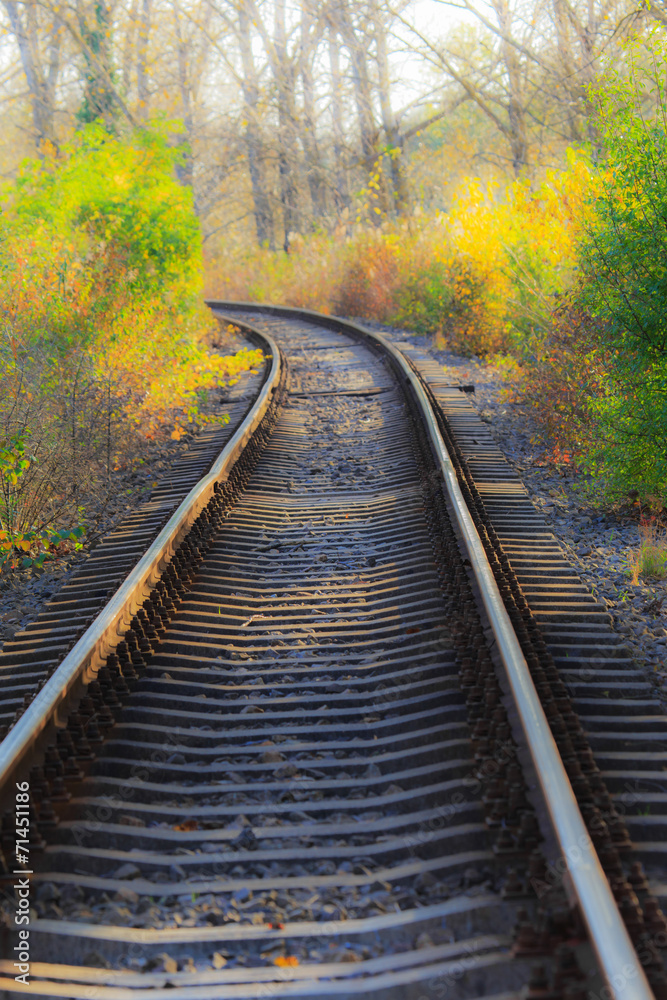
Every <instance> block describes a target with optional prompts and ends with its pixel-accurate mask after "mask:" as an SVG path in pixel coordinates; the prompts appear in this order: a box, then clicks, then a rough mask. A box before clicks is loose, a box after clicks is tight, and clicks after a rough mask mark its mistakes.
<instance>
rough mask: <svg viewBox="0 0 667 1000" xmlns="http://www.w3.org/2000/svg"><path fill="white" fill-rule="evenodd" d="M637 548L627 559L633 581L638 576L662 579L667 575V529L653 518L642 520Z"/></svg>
mask: <svg viewBox="0 0 667 1000" xmlns="http://www.w3.org/2000/svg"><path fill="white" fill-rule="evenodd" d="M639 531H640V535H641V541H640V543H639V549H638V550H637V551H636V552H635V553H633V555H632V556H631V557H630V559H629V560H628V573H629V575H630V578H631V580H632V582H633V583H638V582H639V578H640V577H643V578H644V579H649V580H664V579H665V577H667V531H666V530H665V529H664V528H663V527H662V526H661V525H659V524H658V523H657V522H656V520H655V518H648V519H646V520H643V521H642V522H641V524H640V526H639Z"/></svg>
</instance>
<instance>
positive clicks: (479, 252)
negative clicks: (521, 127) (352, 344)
mask: <svg viewBox="0 0 667 1000" xmlns="http://www.w3.org/2000/svg"><path fill="white" fill-rule="evenodd" d="M598 183H599V181H598V179H597V177H596V175H595V173H594V172H593V170H592V169H591V168H590V166H589V165H588V164H587V162H586V161H585V160H584V159H583V158H577V157H575V156H574V155H572V156H571V157H570V158H569V161H568V165H567V167H566V169H564V170H561V171H551V172H549V173H548V174H547V175H546V177H545V178H544V180H543V182H542V183H541V184H540V185H539V186H537V187H536V188H531V186H530V185H529V184H528V183H527V182H523V181H516V182H514V183H513V184H510V185H509V186H506V187H504V188H503V187H501V186H500V185H498V184H493V183H487V184H485V185H483V184H482V183H481V182H479V181H476V180H470V181H467V182H466V183H464V184H462V185H461V186H460V187H459V188H458V190H457V191H456V192H455V194H454V196H453V199H452V204H451V207H450V210H449V212H447V213H439V214H437V215H435V216H430V217H426V216H424V215H421V214H419V213H416V214H413V215H412V216H410V217H409V218H407V219H403V220H398V221H391V220H386V221H385V222H383V224H382V225H380V226H377V227H375V226H369V225H359V224H357V225H354V226H352V225H351V226H350V227H349V228H348V230H347V231H346V230H345V229H343V228H341V229H340V230H339V231H338V232H336V233H334V234H333V235H332V236H328V237H327V236H322V235H318V236H314V237H311V238H308V239H300V240H299V241H298V243H295V245H294V247H293V250H292V253H291V254H290V255H286V254H284V253H282V252H278V253H276V252H272V251H268V250H265V249H264V250H255V251H245V252H244V253H243V254H233V253H229V254H228V255H227V256H226V257H225V258H224V259H223V260H220V259H218V260H210V261H209V263H208V268H207V273H208V278H207V284H208V289H209V291H210V293H211V294H213V295H216V296H219V297H221V298H237V299H247V300H249V301H264V302H274V303H284V304H287V305H294V306H304V307H308V308H313V309H318V310H320V311H321V312H325V313H329V312H334V313H339V314H341V315H347V316H357V317H360V318H362V319H372V320H376V321H378V322H384V323H393V324H398V325H403V326H406V327H408V328H412V329H415V330H417V331H418V332H421V333H429V334H433V335H437V336H440V337H442V338H443V340H444V341H445V342H446V343H448V344H449V345H450V346H452V347H453V348H455V349H456V350H459V351H462V352H464V353H468V354H479V355H488V354H494V353H497V352H507V351H510V352H512V353H515V354H517V355H518V356H522V355H526V354H530V355H534V354H535V353H536V352H539V351H540V350H541V344H542V342H543V340H544V337H545V334H546V329H547V327H548V323H549V317H550V314H551V310H552V308H553V306H554V304H555V300H556V299H557V297H558V296H559V295H561V294H562V293H563V292H565V291H566V290H567V289H568V287H569V286H570V283H571V280H572V274H573V270H574V267H575V265H576V248H577V244H578V240H579V238H580V234H581V230H582V226H583V224H584V220H585V218H586V213H587V212H588V211H589V209H588V207H587V206H588V202H589V198H590V195H591V192H592V191H593V189H594V187H595V185H596V184H598Z"/></svg>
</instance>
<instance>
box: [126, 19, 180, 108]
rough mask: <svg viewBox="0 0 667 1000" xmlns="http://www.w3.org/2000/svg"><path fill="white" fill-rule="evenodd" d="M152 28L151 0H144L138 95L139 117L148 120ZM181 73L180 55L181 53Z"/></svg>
mask: <svg viewBox="0 0 667 1000" xmlns="http://www.w3.org/2000/svg"><path fill="white" fill-rule="evenodd" d="M150 30H151V0H142V4H141V14H140V17H139V24H138V26H137V97H138V99H139V117H140V118H141V119H142V120H143V121H146V119H147V118H148V115H149V113H150V91H149V89H148V68H147V63H148V39H149V36H150ZM179 73H180V55H179Z"/></svg>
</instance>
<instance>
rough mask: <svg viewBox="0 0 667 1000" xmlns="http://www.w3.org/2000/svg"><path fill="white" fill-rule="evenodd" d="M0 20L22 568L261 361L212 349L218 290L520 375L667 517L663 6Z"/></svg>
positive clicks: (0, 445) (8, 451)
mask: <svg viewBox="0 0 667 1000" xmlns="http://www.w3.org/2000/svg"><path fill="white" fill-rule="evenodd" d="M0 16H1V17H2V18H3V20H4V24H3V34H2V39H1V41H0V120H1V121H2V130H1V132H0V162H1V163H2V177H3V192H2V196H3V208H4V212H3V216H2V220H1V222H0V239H1V240H2V243H1V253H2V257H1V262H2V266H1V268H0V310H2V331H1V335H0V354H1V357H0V362H1V363H2V369H1V370H0V565H1V564H2V562H3V560H4V562H5V564H6V565H9V564H12V565H15V564H16V562H17V556H18V554H19V553H21V552H22V553H23V556H22V558H23V561H24V562H25V563H26V564H28V563H30V562H31V561H33V562H34V561H35V560H37V561H39V560H41V559H43V558H44V557H45V556H46V555H47V554H48V553H49V550H52V549H53V547H54V546H58V545H60V544H61V543H62V542H63V540H64V539H71V540H74V539H75V538H76V537H78V534H80V530H81V529H80V525H81V523H82V521H83V520H85V513H86V511H85V507H86V503H87V502H89V496H88V494H86V490H85V489H84V486H83V483H84V481H85V483H88V484H89V485H90V484H93V485H95V484H97V486H99V484H100V483H102V484H104V483H106V484H107V487H108V488H111V487H110V486H109V484H110V483H111V479H112V473H113V472H114V470H116V469H118V468H119V467H122V466H123V464H124V463H127V462H129V461H130V456H131V455H133V454H135V452H136V447H135V445H136V441H137V440H138V439H139V438H141V439H146V438H151V437H153V438H156V437H157V438H159V437H160V436H161V435H162V436H164V435H168V436H171V437H172V438H174V439H178V438H179V437H180V436H182V435H183V434H184V433H185V432H186V431H187V430H188V428H190V427H191V426H193V425H196V424H197V423H200V422H201V421H202V420H203V419H205V417H204V414H203V409H202V401H203V399H204V394H205V391H206V390H207V388H208V387H210V386H212V385H214V384H216V383H220V382H221V381H222V382H224V381H225V380H227V381H229V380H230V379H233V378H234V377H235V376H236V375H237V374H238V372H239V371H241V370H244V369H246V368H248V367H250V366H251V365H253V364H256V363H257V360H258V358H257V356H256V354H254V353H252V352H241V353H240V354H237V355H235V356H224V355H222V354H221V353H220V352H217V353H216V352H215V351H213V350H212V348H211V343H212V338H214V337H215V336H216V333H215V331H212V329H211V325H210V320H209V318H208V316H207V314H206V313H205V311H204V310H203V308H202V305H201V296H202V291H203V290H204V289H205V290H206V292H207V293H208V294H209V295H211V296H218V297H233V298H241V299H253V300H262V301H274V302H281V303H284V304H292V305H298V306H306V307H310V308H315V309H320V310H322V311H325V312H336V313H340V314H344V315H348V316H350V315H351V316H356V317H361V318H366V319H374V320H378V321H381V322H387V323H393V324H401V325H403V326H406V327H408V328H410V329H413V330H416V331H418V332H420V333H425V334H429V335H431V336H433V337H434V338H435V339H436V340H437V341H438V342H439V343H446V344H448V345H449V346H451V347H452V348H453V349H455V350H457V351H459V352H461V353H464V354H468V355H476V356H482V357H487V358H491V359H493V361H494V362H495V363H496V364H499V365H501V366H502V367H503V370H504V371H505V372H506V375H507V384H508V392H510V393H511V394H513V396H514V398H517V399H521V400H522V402H523V404H524V405H528V406H530V407H531V408H532V415H533V417H534V420H535V422H536V427H537V428H538V433H540V434H541V435H542V436H543V439H544V440H545V441H546V442H547V444H548V448H549V451H550V454H551V456H552V458H553V460H554V461H560V462H568V463H573V464H575V465H576V467H577V468H578V469H580V470H581V472H582V475H583V476H584V477H585V478H586V477H587V481H588V482H594V483H595V484H596V488H598V489H599V488H602V489H603V490H604V491H605V493H606V496H607V498H608V499H610V500H619V499H620V500H623V499H627V498H628V497H630V498H631V499H633V500H638V501H640V502H641V503H642V504H644V505H650V507H651V508H652V509H653V510H660V509H662V507H663V505H664V501H665V497H666V495H667V445H666V444H665V442H666V441H667V377H666V376H667V321H666V319H665V315H666V312H665V303H666V300H667V255H666V253H665V251H666V250H667V246H666V243H667V227H666V225H665V223H666V222H667V171H666V169H665V167H666V163H667V159H666V150H665V139H666V136H667V121H666V119H665V95H666V93H667V92H666V90H665V87H666V85H667V74H666V52H667V49H666V48H665V30H666V28H667V3H665V2H664V0H656V2H652V3H650V4H649V3H647V2H643V0H639V2H630V0H538V2H527V0H455V2H444V0H414V2H410V0H395V2H392V0H389V2H385V0H294V2H293V3H290V4H288V3H287V2H286V0H115V2H107V0H94V2H91V0H74V2H65V0H24V2H21V0H0ZM96 488H97V487H96ZM94 492H95V490H93V493H94ZM98 492H99V491H98ZM89 493H90V491H89ZM84 494H86V495H85V496H84ZM56 528H58V530H56Z"/></svg>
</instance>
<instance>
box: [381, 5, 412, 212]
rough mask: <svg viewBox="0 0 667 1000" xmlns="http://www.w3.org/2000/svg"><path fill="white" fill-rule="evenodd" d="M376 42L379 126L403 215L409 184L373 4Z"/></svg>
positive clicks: (384, 36)
mask: <svg viewBox="0 0 667 1000" xmlns="http://www.w3.org/2000/svg"><path fill="white" fill-rule="evenodd" d="M374 27H375V46H376V54H377V62H378V90H379V93H380V111H381V113H382V127H383V128H384V132H385V136H386V138H387V154H388V156H389V161H390V169H391V180H392V186H393V192H392V198H391V202H392V208H393V210H394V211H395V212H397V213H398V214H399V215H402V214H403V212H405V211H406V209H407V207H408V188H407V184H406V181H405V172H404V169H403V142H402V139H401V134H400V132H399V129H398V122H397V121H396V116H395V115H394V112H393V110H392V107H391V82H390V78H389V57H388V55H387V33H386V30H385V26H384V24H383V22H382V15H381V12H380V10H379V8H378V6H377V5H376V6H375V10H374Z"/></svg>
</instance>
